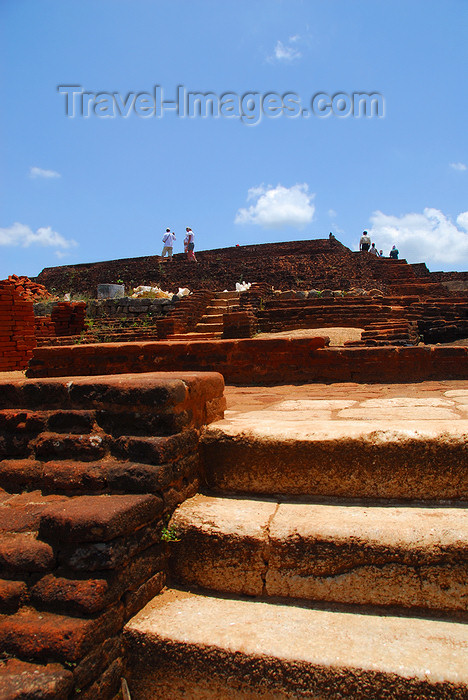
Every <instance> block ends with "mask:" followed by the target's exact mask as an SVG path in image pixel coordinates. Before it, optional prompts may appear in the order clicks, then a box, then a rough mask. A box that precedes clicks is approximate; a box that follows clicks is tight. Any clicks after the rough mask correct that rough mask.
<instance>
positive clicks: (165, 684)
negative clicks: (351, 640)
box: [127, 635, 466, 700]
mask: <svg viewBox="0 0 468 700" xmlns="http://www.w3.org/2000/svg"><path fill="white" fill-rule="evenodd" d="M127 643H129V644H131V645H132V647H131V649H130V652H131V653H130V655H129V664H130V666H131V668H132V683H131V685H130V687H131V693H132V700H167V699H168V698H171V700H187V699H188V698H190V700H221V699H222V700H294V699H295V698H307V699H308V700H324V699H325V698H330V699H331V698H334V699H340V700H341V698H361V699H362V700H375V698H377V697H381V698H398V699H399V700H414V699H415V698H418V700H434V698H437V699H438V700H465V698H466V688H464V687H462V686H460V685H455V684H451V683H431V682H430V681H428V682H424V681H418V680H415V679H413V678H407V679H405V678H401V677H400V678H399V677H396V676H394V675H393V674H383V673H379V672H373V671H370V670H369V671H365V672H362V671H361V670H359V671H358V672H357V671H356V670H355V669H342V668H339V667H338V668H333V667H328V668H323V667H318V668H316V669H310V670H309V669H307V668H304V667H303V665H302V664H300V663H298V662H294V661H291V662H290V663H289V664H288V663H285V662H283V663H282V662H281V661H279V660H272V659H263V658H262V657H261V656H259V657H257V658H255V657H245V656H241V655H239V654H234V653H231V654H230V655H226V653H225V651H224V650H223V649H209V650H206V651H205V652H204V653H203V650H201V649H197V648H194V647H192V646H190V645H184V644H179V645H173V644H170V643H167V644H165V643H164V641H162V642H161V643H160V644H158V645H154V646H151V649H150V650H148V651H147V649H146V647H145V645H144V642H143V641H142V642H141V643H138V642H136V641H134V640H133V639H129V638H128V635H127ZM298 676H299V677H298ZM294 679H296V684H295V683H294ZM249 681H250V682H249ZM331 689H332V690H331Z"/></svg>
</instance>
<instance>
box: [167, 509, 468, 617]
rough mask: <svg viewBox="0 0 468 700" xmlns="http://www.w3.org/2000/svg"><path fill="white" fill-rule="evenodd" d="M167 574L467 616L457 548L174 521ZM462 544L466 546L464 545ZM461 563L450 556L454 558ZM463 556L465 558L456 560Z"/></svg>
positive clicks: (240, 590)
mask: <svg viewBox="0 0 468 700" xmlns="http://www.w3.org/2000/svg"><path fill="white" fill-rule="evenodd" d="M172 522H173V524H174V525H175V527H176V528H177V531H178V537H179V539H180V542H178V543H177V544H176V545H174V548H173V553H172V557H171V560H170V564H171V575H172V578H173V580H174V581H177V582H178V583H180V584H182V585H184V586H191V585H194V584H195V585H198V586H201V587H204V588H209V589H212V590H218V591H224V592H229V593H235V594H245V595H257V596H260V595H263V596H279V597H284V598H286V597H288V598H297V599H308V600H315V601H322V602H327V603H333V602H334V603H344V604H357V605H373V606H391V607H398V608H404V609H408V608H416V609H419V610H432V611H439V612H441V613H449V612H451V613H457V617H463V618H468V596H467V593H466V581H467V578H468V562H467V561H466V551H464V550H463V548H461V549H460V548H459V549H457V548H452V549H448V551H446V552H444V553H439V554H437V552H430V551H419V552H418V551H411V550H398V549H393V550H391V549H389V548H386V547H385V546H381V547H379V546H377V545H372V544H371V543H369V542H367V543H366V542H359V541H353V540H351V539H350V540H349V541H348V542H337V541H333V540H329V541H323V540H322V541H320V540H318V539H313V538H311V537H309V538H301V537H299V536H298V537H297V538H294V539H287V540H279V539H275V538H274V537H273V538H267V536H265V537H263V538H261V539H253V538H245V539H241V538H236V537H232V536H220V535H218V536H213V534H212V533H210V532H206V531H203V530H196V529H193V528H190V529H186V530H184V529H183V528H181V527H180V526H178V523H177V518H175V519H174V520H173V521H172ZM465 549H466V548H465ZM457 560H458V562H460V563H455V562H457ZM463 560H465V561H463Z"/></svg>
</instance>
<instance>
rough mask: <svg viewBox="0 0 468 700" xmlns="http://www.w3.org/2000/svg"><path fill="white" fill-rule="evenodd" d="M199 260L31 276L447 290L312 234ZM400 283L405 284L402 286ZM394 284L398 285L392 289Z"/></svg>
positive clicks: (78, 288)
mask: <svg viewBox="0 0 468 700" xmlns="http://www.w3.org/2000/svg"><path fill="white" fill-rule="evenodd" d="M197 259H198V261H199V262H198V264H195V263H192V262H190V261H187V260H186V258H185V256H184V255H183V254H176V255H174V257H173V261H172V262H168V261H167V260H162V259H161V258H160V257H159V255H153V256H147V257H142V258H127V259H123V260H110V261H106V262H98V263H86V264H80V265H66V266H61V267H53V268H45V269H44V270H43V271H42V272H41V273H40V274H39V276H38V277H37V278H36V281H37V282H40V283H41V284H43V285H45V286H46V287H47V288H48V289H49V290H50V289H54V290H55V292H56V293H62V294H63V293H65V292H70V291H73V292H81V293H86V294H88V295H90V296H94V295H95V293H96V289H97V285H98V284H100V283H102V282H103V281H106V282H108V283H117V281H120V282H123V283H124V284H125V285H126V286H127V287H128V288H130V287H135V286H137V285H139V284H156V285H158V286H160V287H161V288H163V289H172V290H173V291H177V288H178V287H188V288H189V289H191V290H192V291H195V290H202V289H210V290H213V291H215V290H224V289H233V287H234V285H235V283H236V282H238V281H242V280H243V281H247V282H258V283H266V284H268V285H269V286H270V287H272V286H273V287H274V288H275V289H281V290H287V289H310V288H311V287H315V288H318V289H325V288H328V289H343V290H345V291H347V290H349V289H351V288H352V287H361V288H363V289H371V288H378V289H381V290H382V291H384V292H386V291H388V292H389V293H391V294H394V293H397V294H398V293H404V294H413V293H416V294H423V295H425V296H427V295H430V296H440V295H442V294H445V293H447V288H446V287H444V285H443V284H442V283H441V278H440V276H439V277H438V278H437V280H433V279H432V277H431V273H430V272H429V270H428V269H427V268H426V266H425V265H424V264H418V265H408V264H407V263H406V261H405V260H397V261H394V260H390V259H389V258H375V257H374V256H373V255H370V254H368V253H358V252H352V251H350V250H349V249H348V248H346V246H344V245H342V244H341V243H339V242H338V241H329V240H328V239H326V240H325V239H315V240H310V241H292V242H285V243H265V244H260V245H248V246H240V247H232V248H218V249H215V250H202V251H198V250H197ZM402 285H406V288H405V289H403V287H402ZM395 287H398V289H399V290H400V291H398V290H396V292H395V289H394V288H395Z"/></svg>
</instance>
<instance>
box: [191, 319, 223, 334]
mask: <svg viewBox="0 0 468 700" xmlns="http://www.w3.org/2000/svg"><path fill="white" fill-rule="evenodd" d="M195 331H196V332H197V333H222V331H223V323H222V322H221V323H216V322H215V323H203V321H202V322H200V323H197V325H196V326H195Z"/></svg>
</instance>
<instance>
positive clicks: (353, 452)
mask: <svg viewBox="0 0 468 700" xmlns="http://www.w3.org/2000/svg"><path fill="white" fill-rule="evenodd" d="M426 401H428V403H427V404H421V406H414V405H413V402H411V401H410V402H409V403H408V404H405V399H402V400H401V401H400V403H399V404H398V403H397V404H395V405H393V404H392V403H391V402H389V403H387V402H385V401H383V402H382V401H377V402H376V404H375V405H371V403H369V406H368V407H367V408H366V409H364V408H363V407H353V405H352V403H353V402H346V401H341V402H340V401H338V402H336V401H335V402H333V401H331V402H327V401H311V402H307V401H303V402H297V403H298V406H296V405H294V404H295V403H296V402H289V404H291V411H290V412H288V411H287V410H286V405H284V407H281V408H284V410H271V411H267V410H262V411H257V412H256V413H251V412H250V413H249V412H248V413H245V414H240V415H238V416H235V417H234V416H233V417H230V416H229V413H227V414H226V416H225V420H223V421H218V422H217V423H215V424H213V425H211V426H208V427H207V429H206V431H205V432H204V434H203V438H202V458H203V461H204V466H205V474H206V479H207V484H208V486H209V488H211V489H213V490H216V491H224V492H236V493H252V494H297V495H301V494H302V495H309V496H316V497H326V498H328V497H330V496H332V497H343V498H371V499H375V498H398V499H419V500H431V499H456V500H459V501H466V500H468V478H467V477H468V421H467V420H459V419H458V420H454V419H456V418H457V416H456V414H455V413H454V412H453V411H451V410H450V409H449V407H447V406H446V405H445V403H444V402H443V401H442V402H440V401H439V402H437V401H436V402H435V405H432V404H433V403H434V402H432V404H431V401H430V400H426ZM289 404H288V405H289ZM318 404H319V405H320V408H317V409H315V408H314V407H315V405H318ZM328 404H330V405H329V406H328ZM406 405H407V407H405V406H406ZM327 407H328V408H329V409H334V410H336V411H337V413H338V415H339V418H340V420H329V419H328V420H327V418H328V415H327V413H331V411H330V410H329V411H328V412H327V411H326V410H325V409H326V408H327ZM337 409H340V410H337ZM394 415H396V416H397V418H398V420H395V419H394V420H392V418H393V416H394Z"/></svg>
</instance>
